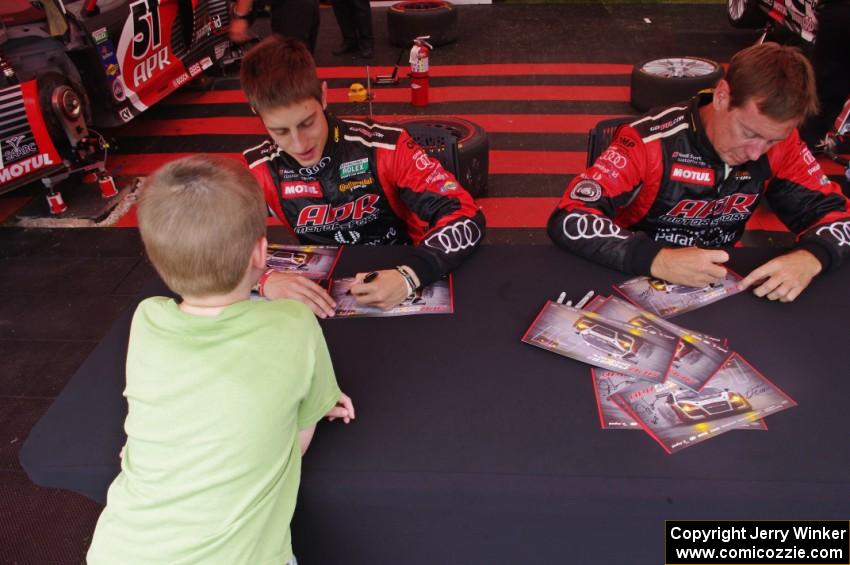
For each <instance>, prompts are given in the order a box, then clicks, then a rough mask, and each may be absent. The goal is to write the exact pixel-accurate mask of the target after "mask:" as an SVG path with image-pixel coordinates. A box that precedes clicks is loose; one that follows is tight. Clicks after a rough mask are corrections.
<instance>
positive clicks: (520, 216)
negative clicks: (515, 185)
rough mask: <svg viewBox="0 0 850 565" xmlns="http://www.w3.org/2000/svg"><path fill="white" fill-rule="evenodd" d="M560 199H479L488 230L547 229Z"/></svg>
mask: <svg viewBox="0 0 850 565" xmlns="http://www.w3.org/2000/svg"><path fill="white" fill-rule="evenodd" d="M558 200H559V199H558V198H546V197H541V198H479V199H478V200H476V202H477V203H478V205H479V206H481V208H482V209H483V210H484V216H485V217H486V218H487V227H488V228H545V227H546V221H547V220H548V219H549V215H550V214H551V213H552V210H554V209H555V206H556V205H557V204H558Z"/></svg>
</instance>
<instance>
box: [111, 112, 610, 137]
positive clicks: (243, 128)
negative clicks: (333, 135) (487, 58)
mask: <svg viewBox="0 0 850 565" xmlns="http://www.w3.org/2000/svg"><path fill="white" fill-rule="evenodd" d="M343 117H345V116H343ZM351 117H353V118H355V119H363V118H364V117H365V116H351ZM422 117H433V116H430V115H429V116H412V115H404V114H399V115H389V114H387V115H376V116H374V119H375V120H376V121H378V122H384V123H391V122H395V121H397V120H403V119H406V118H422ZM452 117H456V118H464V119H466V120H470V121H472V122H475V123H476V124H478V125H480V126H481V127H482V128H484V130H485V131H488V132H493V133H587V131H588V130H589V129H590V128H592V127H593V126H595V125H596V123H597V122H599V121H600V120H606V119H609V118H613V117H615V116H610V115H587V114H540V115H539V114H458V115H453V116H452ZM120 133H121V135H122V136H136V135H137V136H163V135H168V136H175V135H226V134H231V135H262V134H264V133H266V130H265V128H264V127H263V124H262V122H260V119H259V118H256V117H253V116H245V117H221V118H183V119H173V120H137V121H135V122H130V123H129V124H127V125H126V126H125V127H123V128H122V129H121V132H120Z"/></svg>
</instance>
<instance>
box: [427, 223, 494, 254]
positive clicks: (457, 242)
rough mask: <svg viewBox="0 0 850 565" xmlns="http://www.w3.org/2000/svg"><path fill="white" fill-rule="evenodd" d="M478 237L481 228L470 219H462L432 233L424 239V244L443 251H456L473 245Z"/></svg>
mask: <svg viewBox="0 0 850 565" xmlns="http://www.w3.org/2000/svg"><path fill="white" fill-rule="evenodd" d="M480 239H481V229H480V228H479V227H478V224H476V223H475V222H473V221H472V220H463V221H461V222H455V223H453V224H449V225H447V226H446V227H444V228H443V229H441V230H439V231H436V232H434V233H432V234H431V235H430V236H428V239H426V240H425V245H427V246H428V247H433V248H434V249H439V250H441V251H442V252H443V253H456V252H458V251H463V250H464V249H469V248H470V247H473V246H475V244H476V243H478V240H480Z"/></svg>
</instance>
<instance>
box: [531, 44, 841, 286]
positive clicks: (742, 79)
mask: <svg viewBox="0 0 850 565" xmlns="http://www.w3.org/2000/svg"><path fill="white" fill-rule="evenodd" d="M816 111H817V96H816V94H815V90H814V77H813V74H812V69H811V65H809V63H808V61H807V60H806V59H805V57H803V55H802V54H801V53H800V52H799V51H797V50H796V49H794V48H791V47H782V46H779V45H777V44H772V43H766V44H762V45H757V46H754V47H750V48H748V49H745V50H743V51H741V52H740V53H738V54H736V55H735V56H734V57H733V58H732V61H731V62H730V65H729V70H728V72H727V75H726V79H725V80H721V81H720V82H719V83H718V84H717V86H716V88H715V90H714V92H713V93H709V94H700V95H698V96H697V97H695V98H693V99H692V100H691V101H690V103H688V104H687V105H684V104H683V105H680V106H674V107H671V108H667V109H666V110H663V111H661V112H656V113H652V114H651V115H647V116H645V117H642V118H640V119H637V120H635V121H633V122H631V123H630V124H627V125H624V126H621V127H620V129H619V130H618V131H617V133H616V134H615V136H614V141H613V143H612V144H611V145H610V146H609V147H608V149H606V150H605V151H604V152H603V153H602V154H601V155H600V156H599V158H598V159H597V160H596V162H595V163H594V164H593V166H592V167H590V169H588V170H587V171H586V172H585V173H583V174H581V175H579V176H577V177H576V178H575V179H574V180H573V182H571V183H570V185H569V186H568V187H567V190H566V192H565V193H564V196H563V198H562V199H561V201H560V203H559V204H558V207H557V208H556V210H555V212H554V213H553V214H552V216H551V217H550V219H549V225H548V232H549V236H550V237H551V238H552V239H553V240H554V241H555V243H556V244H557V245H559V246H561V247H564V248H565V249H568V250H570V251H572V252H574V253H576V254H579V255H581V256H584V257H587V258H589V259H592V260H594V261H597V262H599V263H602V264H604V265H607V266H609V267H613V268H615V269H619V270H621V271H625V272H628V273H633V274H640V275H651V276H653V277H657V278H661V279H664V280H667V281H669V282H672V283H676V284H682V285H688V286H704V285H707V284H710V283H712V282H715V281H717V280H718V279H720V278H721V277H723V276H724V274H725V272H726V269H725V268H724V267H723V266H722V265H723V263H725V262H726V261H727V260H728V258H729V256H728V254H727V253H726V251H723V250H721V249H718V248H721V247H726V246H731V245H732V244H733V243H735V242H736V241H737V240H738V239H740V237H741V235H742V234H743V232H744V226H745V224H746V222H747V220H748V219H749V217H750V216H751V215H752V213H753V211H754V210H755V209H756V206H757V205H758V203H759V200H760V199H761V197H762V195H764V196H765V197H766V198H767V200H768V202H769V203H770V205H771V207H772V208H773V210H774V211H775V212H776V214H777V215H778V216H779V218H780V219H781V220H782V221H783V222H784V223H785V224H786V225H787V226H788V227H789V228H790V229H791V230H793V231H794V232H796V233H797V234H798V237H797V244H796V246H795V247H794V249H793V250H791V251H790V252H789V253H787V254H785V255H782V256H779V257H777V258H775V259H773V260H771V261H768V262H767V263H765V264H764V265H761V266H760V267H758V268H756V269H755V270H753V271H752V272H751V273H750V274H749V275H748V276H746V277H745V278H744V280H743V281H741V286H742V287H743V288H747V287H749V286H751V285H755V286H756V288H755V294H756V295H757V296H760V297H761V296H767V297H768V298H769V299H771V300H777V299H778V300H781V301H786V302H790V301H791V300H794V299H795V298H796V297H797V296H798V295H799V294H800V292H802V290H803V289H805V288H806V286H808V284H809V283H810V282H811V280H812V278H813V277H814V276H815V275H817V274H818V273H820V272H821V271H826V270H828V269H833V268H836V267H838V266H839V265H840V264H841V263H842V262H843V261H845V260H847V257H848V255H850V209H848V208H849V207H848V201H847V199H846V198H845V197H844V196H843V195H842V193H841V190H840V188H839V187H838V186H837V185H836V184H835V183H832V182H830V181H829V180H828V179H827V177H826V176H825V175H824V174H823V171H822V170H821V168H820V166H819V165H818V163H817V162H816V161H815V159H814V157H812V154H811V153H810V152H809V150H808V149H807V148H806V146H805V144H803V143H802V142H801V141H800V138H799V136H798V134H797V130H796V127H797V126H798V125H799V124H800V123H801V122H802V120H803V119H805V118H806V116H808V115H811V114H813V113H814V112H816ZM712 248H713V249H712Z"/></svg>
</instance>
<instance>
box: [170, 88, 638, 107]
mask: <svg viewBox="0 0 850 565" xmlns="http://www.w3.org/2000/svg"><path fill="white" fill-rule="evenodd" d="M428 98H429V100H430V102H431V103H432V104H435V103H438V102H460V101H479V100H480V101H492V100H586V101H598V100H602V101H608V102H628V100H629V87H628V86H438V87H434V88H431V89H430V91H429V95H428ZM328 102H329V103H341V102H348V89H347V88H329V89H328ZM375 102H381V103H387V102H408V103H409V102H410V89H409V88H387V89H382V90H380V91H378V92H376V93H375ZM244 103H245V96H244V95H243V94H242V91H241V90H216V91H210V92H177V93H176V94H173V95H172V96H169V97H168V98H166V99H165V100H164V101H163V102H162V104H244Z"/></svg>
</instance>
